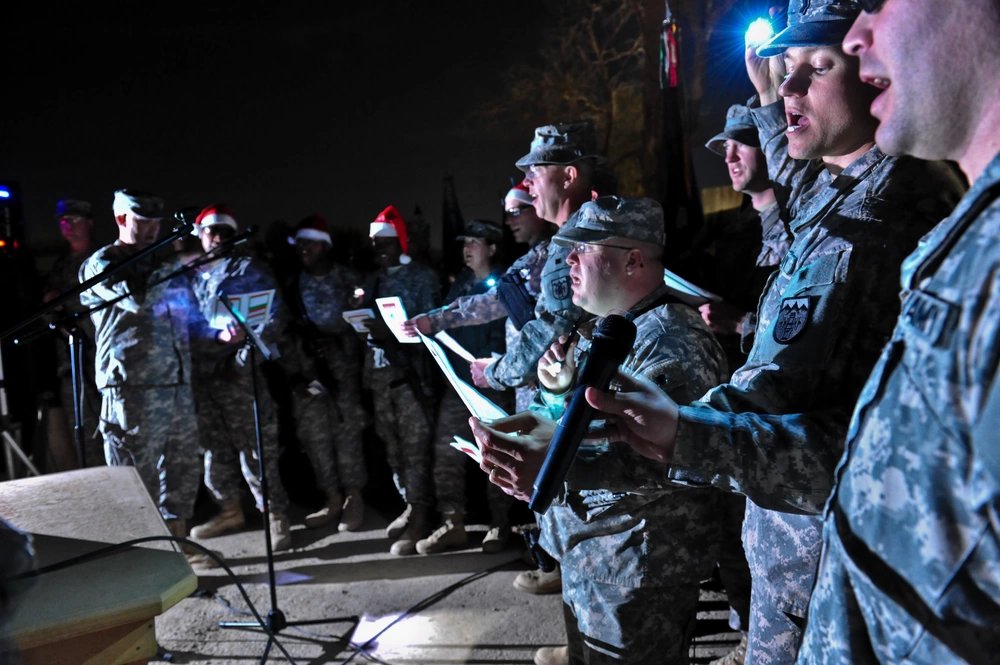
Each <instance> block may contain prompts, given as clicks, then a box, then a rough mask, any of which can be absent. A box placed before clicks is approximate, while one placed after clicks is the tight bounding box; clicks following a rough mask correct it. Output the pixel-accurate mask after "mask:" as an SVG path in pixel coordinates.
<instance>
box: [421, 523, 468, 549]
mask: <svg viewBox="0 0 1000 665" xmlns="http://www.w3.org/2000/svg"><path fill="white" fill-rule="evenodd" d="M442 517H444V524H442V525H441V526H440V527H438V529H437V530H436V531H435V532H434V533H432V534H431V535H429V536H427V537H426V538H424V539H423V540H419V541H417V552H418V553H420V554H437V553H439V552H444V551H445V550H450V549H461V548H463V547H465V546H466V545H468V543H469V535H468V534H467V533H466V532H465V524H463V518H462V517H461V516H459V515H458V514H456V513H445V514H444V515H443V516H442Z"/></svg>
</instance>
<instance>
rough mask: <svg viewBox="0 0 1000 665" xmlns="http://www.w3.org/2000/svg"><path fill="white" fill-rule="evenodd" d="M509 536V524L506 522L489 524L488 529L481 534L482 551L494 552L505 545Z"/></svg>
mask: <svg viewBox="0 0 1000 665" xmlns="http://www.w3.org/2000/svg"><path fill="white" fill-rule="evenodd" d="M508 538H510V526H508V525H506V524H496V525H491V526H490V529H489V531H487V532H486V535H485V536H483V552H485V553H487V554H496V553H497V552H500V551H502V550H503V548H505V547H507V539H508Z"/></svg>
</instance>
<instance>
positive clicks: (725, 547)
mask: <svg viewBox="0 0 1000 665" xmlns="http://www.w3.org/2000/svg"><path fill="white" fill-rule="evenodd" d="M719 508H720V511H721V516H722V520H721V522H722V523H721V525H720V528H719V532H720V535H721V542H720V543H719V577H720V578H721V579H722V584H723V586H725V587H726V598H727V599H728V601H729V627H730V628H732V629H733V630H740V631H743V632H746V631H747V630H748V628H749V626H750V567H749V565H747V556H746V553H745V552H744V551H743V540H742V536H741V533H742V531H743V514H744V513H745V512H746V498H744V497H743V495H742V494H730V493H728V492H727V493H723V494H722V496H721V498H720V500H719Z"/></svg>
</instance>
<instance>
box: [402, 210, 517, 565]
mask: <svg viewBox="0 0 1000 665" xmlns="http://www.w3.org/2000/svg"><path fill="white" fill-rule="evenodd" d="M502 238H503V232H502V231H501V230H500V227H499V226H497V225H496V224H495V223H493V222H489V221H486V220H479V219H473V220H470V221H469V222H468V223H466V225H465V234H464V235H461V236H458V237H457V238H456V240H457V241H459V242H461V243H462V255H463V258H464V260H465V266H466V267H465V269H464V270H462V271H461V272H460V273H459V274H458V276H457V277H456V279H455V282H454V284H452V285H451V288H450V289H449V290H448V295H447V297H446V298H445V300H447V301H448V302H449V303H455V302H456V301H457V300H458V299H460V298H469V297H474V296H476V295H479V294H484V293H487V292H488V291H489V290H491V289H493V288H494V287H495V286H496V283H497V281H499V279H500V277H501V273H500V270H499V258H500V257H499V256H497V248H498V246H499V243H500V240H501V239H502ZM447 307H448V306H446V308H447ZM443 309H444V308H443ZM436 311H440V310H436ZM424 318H428V317H424ZM411 321H412V319H411ZM453 337H454V338H455V340H456V341H457V342H458V343H459V344H461V345H462V347H464V348H465V349H466V350H467V351H468V352H469V353H471V354H472V355H474V356H476V357H481V356H486V355H490V354H491V353H500V352H502V351H503V350H504V320H503V319H502V318H497V319H494V320H493V321H489V322H485V323H480V324H478V325H471V326H462V327H459V328H456V329H455V331H454V334H453ZM448 353H449V355H450V356H452V358H451V359H452V363H453V366H454V368H455V373H456V374H458V376H459V378H461V379H462V380H464V381H466V382H468V381H470V377H469V366H468V364H466V363H464V362H461V359H460V358H459V357H458V356H457V355H455V354H453V353H452V352H450V351H448ZM484 395H485V396H486V397H487V398H488V399H491V400H493V402H495V403H496V404H497V405H499V406H500V408H502V409H504V410H510V408H511V406H512V402H513V400H512V399H509V397H508V396H509V395H510V393H509V392H507V393H503V392H498V391H493V390H486V391H484ZM436 428H437V429H436V432H435V435H434V490H435V496H436V497H437V506H438V510H439V511H440V512H441V518H442V524H441V526H440V527H439V528H437V529H436V530H435V531H434V532H433V533H431V535H429V536H427V537H426V538H424V539H422V540H420V541H418V542H417V552H419V553H420V554H436V553H438V552H444V551H445V550H448V549H452V548H460V547H465V545H466V544H467V543H468V534H467V533H466V531H465V469H466V466H465V456H464V455H462V454H461V453H459V452H458V451H456V450H454V449H452V447H451V442H452V441H453V440H454V437H455V435H456V434H460V435H462V436H463V437H468V436H469V435H470V434H469V418H468V410H467V409H466V407H465V405H464V404H463V403H462V400H461V398H460V397H459V396H458V393H456V392H455V390H454V389H453V388H452V387H450V386H449V387H448V388H446V390H445V391H444V394H443V395H442V396H441V404H440V405H439V406H438V415H437V423H436ZM486 493H487V501H488V503H489V508H490V528H489V530H488V531H487V532H486V536H485V537H484V538H483V543H482V547H483V551H485V552H498V551H500V550H502V549H503V548H504V546H505V545H506V542H507V538H508V536H509V535H510V522H509V520H508V518H507V513H508V511H509V510H510V507H511V500H510V498H509V497H508V496H507V495H506V494H504V493H503V492H501V491H500V490H498V489H497V488H496V487H493V486H492V485H488V486H487V488H486Z"/></svg>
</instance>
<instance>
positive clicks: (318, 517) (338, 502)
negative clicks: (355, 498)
mask: <svg viewBox="0 0 1000 665" xmlns="http://www.w3.org/2000/svg"><path fill="white" fill-rule="evenodd" d="M343 505H344V497H343V495H341V493H340V491H339V490H335V489H329V490H327V491H326V504H325V505H324V506H323V507H322V508H320V509H319V510H317V511H316V512H315V513H310V514H309V515H306V519H305V524H306V526H307V527H309V528H310V529H318V528H319V527H321V526H326V525H327V524H329V523H330V522H334V523H337V522H339V521H340V511H341V509H342V507H343Z"/></svg>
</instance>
